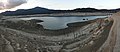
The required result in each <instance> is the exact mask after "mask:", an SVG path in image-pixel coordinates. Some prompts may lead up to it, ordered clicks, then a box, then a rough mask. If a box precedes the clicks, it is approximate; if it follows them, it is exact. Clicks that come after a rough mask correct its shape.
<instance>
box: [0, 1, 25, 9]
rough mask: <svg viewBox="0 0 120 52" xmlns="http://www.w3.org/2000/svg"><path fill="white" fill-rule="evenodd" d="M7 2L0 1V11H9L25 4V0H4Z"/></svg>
mask: <svg viewBox="0 0 120 52" xmlns="http://www.w3.org/2000/svg"><path fill="white" fill-rule="evenodd" d="M6 1H7V2H6V3H5V2H2V1H1V0H0V9H11V8H14V7H16V6H19V5H21V4H24V3H27V1H26V0H6Z"/></svg>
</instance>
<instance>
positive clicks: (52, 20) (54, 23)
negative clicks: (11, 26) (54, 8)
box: [21, 16, 107, 30]
mask: <svg viewBox="0 0 120 52" xmlns="http://www.w3.org/2000/svg"><path fill="white" fill-rule="evenodd" d="M104 17H107V16H87V17H30V18H21V19H22V20H31V19H38V20H43V21H44V22H41V23H37V24H41V25H43V27H44V28H45V29H51V30H57V29H63V28H67V27H68V26H67V24H68V23H75V22H83V21H87V20H93V19H96V18H104ZM83 19H85V20H83Z"/></svg>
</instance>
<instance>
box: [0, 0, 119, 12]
mask: <svg viewBox="0 0 120 52" xmlns="http://www.w3.org/2000/svg"><path fill="white" fill-rule="evenodd" d="M119 2H120V0H0V12H3V11H6V10H12V11H14V10H17V9H29V8H34V7H36V6H40V7H45V8H50V9H74V8H83V7H84V8H86V7H93V8H98V9H115V8H120V3H119Z"/></svg>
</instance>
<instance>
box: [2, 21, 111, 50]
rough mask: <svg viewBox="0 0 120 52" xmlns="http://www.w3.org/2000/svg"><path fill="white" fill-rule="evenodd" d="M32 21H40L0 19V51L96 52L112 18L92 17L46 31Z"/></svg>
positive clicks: (104, 37)
mask: <svg viewBox="0 0 120 52" xmlns="http://www.w3.org/2000/svg"><path fill="white" fill-rule="evenodd" d="M36 22H42V21H38V20H28V21H23V20H8V19H1V20H0V52H96V51H97V50H98V49H99V48H100V46H102V44H103V43H104V42H105V40H106V39H107V37H108V35H109V31H110V28H111V26H112V21H108V20H106V19H96V20H92V21H88V22H81V23H80V22H78V23H72V24H68V26H69V27H68V28H66V29H61V30H48V29H43V27H42V26H41V25H38V24H36ZM81 24H82V25H81Z"/></svg>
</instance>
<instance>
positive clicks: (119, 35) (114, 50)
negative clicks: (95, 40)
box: [97, 12, 120, 52]
mask: <svg viewBox="0 0 120 52" xmlns="http://www.w3.org/2000/svg"><path fill="white" fill-rule="evenodd" d="M109 20H113V21H114V23H113V26H112V28H111V31H110V33H109V36H108V39H107V40H106V42H105V43H104V44H103V45H102V47H101V48H100V49H99V51H97V52H120V12H118V13H116V14H113V15H112V16H111V17H110V18H109Z"/></svg>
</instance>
